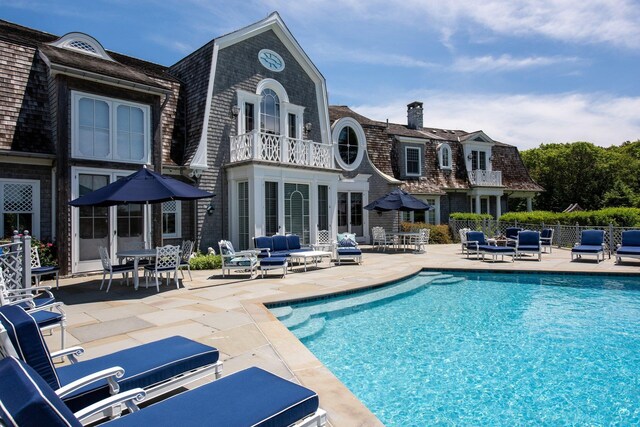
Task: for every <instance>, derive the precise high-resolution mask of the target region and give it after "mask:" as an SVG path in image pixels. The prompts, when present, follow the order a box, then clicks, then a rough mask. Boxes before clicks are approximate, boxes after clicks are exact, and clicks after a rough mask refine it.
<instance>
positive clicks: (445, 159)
mask: <svg viewBox="0 0 640 427" xmlns="http://www.w3.org/2000/svg"><path fill="white" fill-rule="evenodd" d="M438 157H439V159H438V160H439V161H440V168H441V169H451V147H449V144H441V145H440V146H439V147H438Z"/></svg>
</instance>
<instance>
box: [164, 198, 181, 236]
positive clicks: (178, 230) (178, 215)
mask: <svg viewBox="0 0 640 427" xmlns="http://www.w3.org/2000/svg"><path fill="white" fill-rule="evenodd" d="M173 202H174V203H175V204H176V210H175V211H174V212H167V213H169V214H171V213H172V214H174V215H175V224H176V231H175V233H166V234H165V233H164V214H165V211H164V203H167V202H164V203H162V204H161V205H160V206H161V212H162V213H161V215H162V221H163V224H162V230H163V233H162V238H163V239H179V238H181V237H182V202H181V201H180V200H173Z"/></svg>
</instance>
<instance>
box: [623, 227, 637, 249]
mask: <svg viewBox="0 0 640 427" xmlns="http://www.w3.org/2000/svg"><path fill="white" fill-rule="evenodd" d="M622 246H638V247H640V230H627V231H623V232H622Z"/></svg>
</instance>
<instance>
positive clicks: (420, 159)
mask: <svg viewBox="0 0 640 427" xmlns="http://www.w3.org/2000/svg"><path fill="white" fill-rule="evenodd" d="M409 150H418V172H417V173H415V172H411V173H410V172H409V168H408V167H407V161H408V151H409ZM404 175H405V176H422V148H421V147H412V146H405V147H404Z"/></svg>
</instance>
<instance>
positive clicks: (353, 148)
mask: <svg viewBox="0 0 640 427" xmlns="http://www.w3.org/2000/svg"><path fill="white" fill-rule="evenodd" d="M338 152H339V153H340V158H341V159H342V161H343V162H344V163H345V164H347V165H352V164H353V162H355V161H356V159H357V158H358V137H357V136H356V132H355V131H354V130H353V128H352V127H351V126H345V127H344V128H342V130H341V131H340V135H339V136H338Z"/></svg>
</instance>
